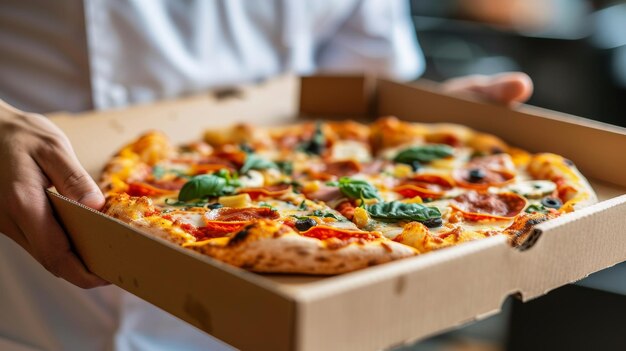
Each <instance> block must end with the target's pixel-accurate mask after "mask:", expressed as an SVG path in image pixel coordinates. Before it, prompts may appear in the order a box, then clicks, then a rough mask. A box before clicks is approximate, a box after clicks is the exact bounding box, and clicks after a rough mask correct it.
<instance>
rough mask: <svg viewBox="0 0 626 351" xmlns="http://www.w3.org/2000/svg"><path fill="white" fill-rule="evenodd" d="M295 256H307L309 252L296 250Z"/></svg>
mask: <svg viewBox="0 0 626 351" xmlns="http://www.w3.org/2000/svg"><path fill="white" fill-rule="evenodd" d="M296 254H298V255H299V256H308V255H309V251H307V250H304V249H297V250H296Z"/></svg>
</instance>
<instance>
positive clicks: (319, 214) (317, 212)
mask: <svg viewBox="0 0 626 351" xmlns="http://www.w3.org/2000/svg"><path fill="white" fill-rule="evenodd" d="M311 216H315V217H320V218H334V219H336V220H338V221H340V220H341V218H339V217H337V215H336V214H334V213H331V212H324V211H322V210H315V211H313V212H312V213H311Z"/></svg>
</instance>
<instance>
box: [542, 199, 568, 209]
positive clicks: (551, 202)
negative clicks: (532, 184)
mask: <svg viewBox="0 0 626 351" xmlns="http://www.w3.org/2000/svg"><path fill="white" fill-rule="evenodd" d="M541 204H542V205H543V207H546V208H554V209H555V210H558V209H559V208H561V206H563V202H561V200H560V199H559V198H556V197H551V196H546V197H544V198H543V199H541Z"/></svg>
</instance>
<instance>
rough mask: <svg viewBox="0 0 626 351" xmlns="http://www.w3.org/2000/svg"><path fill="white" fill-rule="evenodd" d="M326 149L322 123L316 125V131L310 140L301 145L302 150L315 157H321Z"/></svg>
mask: <svg viewBox="0 0 626 351" xmlns="http://www.w3.org/2000/svg"><path fill="white" fill-rule="evenodd" d="M325 148H326V137H325V136H324V132H323V131H322V122H319V121H318V122H317V123H316V124H315V131H314V132H313V136H312V137H311V139H310V140H308V141H305V142H303V143H302V144H300V149H301V150H302V151H304V152H306V153H309V154H313V155H321V154H322V152H324V149H325Z"/></svg>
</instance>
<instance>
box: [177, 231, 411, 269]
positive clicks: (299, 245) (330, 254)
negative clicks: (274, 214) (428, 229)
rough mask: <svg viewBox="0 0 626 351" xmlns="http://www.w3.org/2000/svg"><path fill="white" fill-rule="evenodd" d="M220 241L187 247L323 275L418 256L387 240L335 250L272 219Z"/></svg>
mask: <svg viewBox="0 0 626 351" xmlns="http://www.w3.org/2000/svg"><path fill="white" fill-rule="evenodd" d="M221 239H222V238H218V239H211V240H207V241H201V242H195V243H189V244H186V245H184V246H185V247H186V248H189V249H192V250H194V251H196V252H199V253H202V254H204V255H208V256H211V257H214V258H216V259H218V260H220V261H223V262H226V263H229V264H231V265H233V266H236V267H241V268H244V269H247V270H250V271H254V272H264V273H302V274H320V275H329V274H339V273H345V272H350V271H354V270H357V269H361V268H366V267H369V266H374V265H378V264H381V263H385V262H389V261H392V260H397V259H400V258H404V257H410V256H415V255H416V254H417V251H416V250H414V249H412V248H410V247H408V246H405V245H402V244H399V243H396V242H393V241H390V240H386V239H380V240H376V241H372V242H365V243H350V244H347V245H345V246H340V247H338V248H334V247H332V245H328V244H327V243H325V241H321V240H318V239H314V238H308V237H304V236H301V235H299V234H297V233H296V232H295V231H293V230H292V229H291V228H289V227H287V226H285V225H283V224H281V223H278V222H273V221H270V220H259V221H257V222H255V223H252V224H250V225H248V226H247V227H246V228H244V229H243V230H241V231H240V232H238V233H236V234H234V235H233V236H232V237H230V238H229V239H228V240H221Z"/></svg>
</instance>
